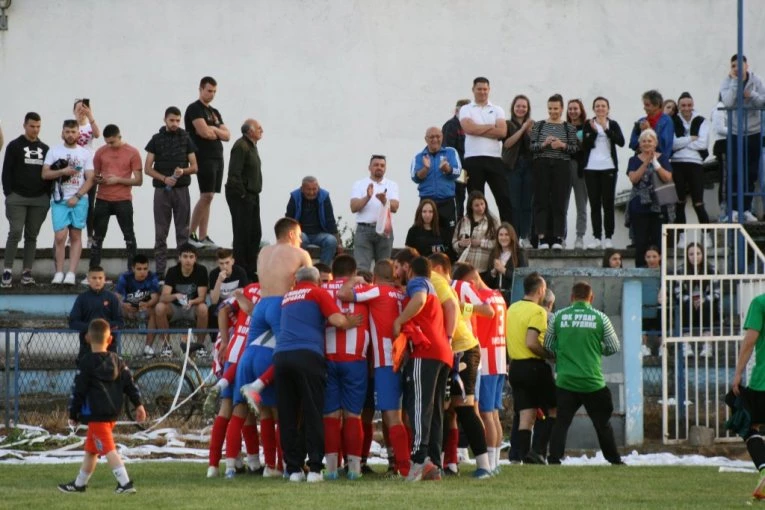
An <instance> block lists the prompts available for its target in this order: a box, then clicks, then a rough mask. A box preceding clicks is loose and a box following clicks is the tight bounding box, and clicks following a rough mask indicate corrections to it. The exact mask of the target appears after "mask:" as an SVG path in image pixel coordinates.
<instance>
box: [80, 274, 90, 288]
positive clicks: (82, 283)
mask: <svg viewBox="0 0 765 510" xmlns="http://www.w3.org/2000/svg"><path fill="white" fill-rule="evenodd" d="M80 285H82V286H83V287H87V286H88V285H90V283H89V282H88V277H87V276H86V277H85V278H83V279H82V280H81V281H80Z"/></svg>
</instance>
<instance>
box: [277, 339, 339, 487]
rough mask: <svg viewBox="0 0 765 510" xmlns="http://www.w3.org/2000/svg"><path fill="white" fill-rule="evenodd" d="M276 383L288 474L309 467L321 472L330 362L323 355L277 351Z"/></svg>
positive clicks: (303, 351)
mask: <svg viewBox="0 0 765 510" xmlns="http://www.w3.org/2000/svg"><path fill="white" fill-rule="evenodd" d="M274 384H276V409H277V411H278V413H279V431H280V434H281V447H282V452H283V453H284V461H285V462H286V464H287V473H289V474H292V473H297V472H298V471H301V470H302V469H303V465H304V464H305V458H306V454H307V455H308V467H309V468H310V469H311V471H312V472H314V473H320V472H321V468H322V461H323V459H324V388H325V386H326V384H327V363H326V361H325V360H324V357H323V356H320V355H319V354H317V353H315V352H313V351H309V350H296V351H286V352H278V353H276V354H274Z"/></svg>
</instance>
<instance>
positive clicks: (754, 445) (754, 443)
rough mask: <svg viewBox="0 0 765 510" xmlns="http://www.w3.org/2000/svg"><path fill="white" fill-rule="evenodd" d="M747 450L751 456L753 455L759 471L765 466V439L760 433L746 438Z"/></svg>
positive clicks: (755, 465)
mask: <svg viewBox="0 0 765 510" xmlns="http://www.w3.org/2000/svg"><path fill="white" fill-rule="evenodd" d="M746 450H747V451H748V452H749V456H750V457H752V462H754V467H756V468H757V470H758V471H760V470H762V469H764V468H765V440H763V437H762V436H761V435H759V434H755V435H751V436H749V438H748V439H747V440H746Z"/></svg>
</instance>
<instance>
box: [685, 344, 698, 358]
mask: <svg viewBox="0 0 765 510" xmlns="http://www.w3.org/2000/svg"><path fill="white" fill-rule="evenodd" d="M695 355H696V353H695V352H693V347H691V346H690V345H688V346H686V347H684V348H683V356H685V357H686V358H692V357H693V356H695Z"/></svg>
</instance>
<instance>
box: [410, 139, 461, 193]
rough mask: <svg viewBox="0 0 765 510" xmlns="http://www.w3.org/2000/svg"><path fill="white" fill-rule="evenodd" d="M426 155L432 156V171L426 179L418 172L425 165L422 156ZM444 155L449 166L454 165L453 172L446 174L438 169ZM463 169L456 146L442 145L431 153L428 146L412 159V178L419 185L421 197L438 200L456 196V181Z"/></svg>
mask: <svg viewBox="0 0 765 510" xmlns="http://www.w3.org/2000/svg"><path fill="white" fill-rule="evenodd" d="M426 155H429V156H430V160H431V161H430V171H429V172H428V175H426V176H425V179H419V178H418V177H417V172H418V171H420V170H422V168H423V166H425V165H423V163H422V158H423V157H424V156H426ZM442 157H444V158H446V160H447V161H448V162H449V166H451V167H452V171H451V173H448V174H444V173H442V172H441V170H439V169H438V165H439V161H440V158H442ZM461 171H462V165H461V164H460V158H459V156H458V155H457V151H456V150H455V149H454V148H452V147H443V146H442V147H441V148H440V149H439V150H438V152H436V153H435V154H430V151H429V150H428V148H427V147H425V148H424V149H423V150H422V152H419V153H418V154H417V155H415V156H414V158H413V159H412V166H411V168H410V175H411V177H412V180H413V181H414V182H416V183H417V184H418V185H419V186H417V190H418V191H419V193H420V198H430V199H432V200H435V201H438V200H446V199H449V198H454V181H456V180H457V178H458V177H459V176H460V172H461Z"/></svg>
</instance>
